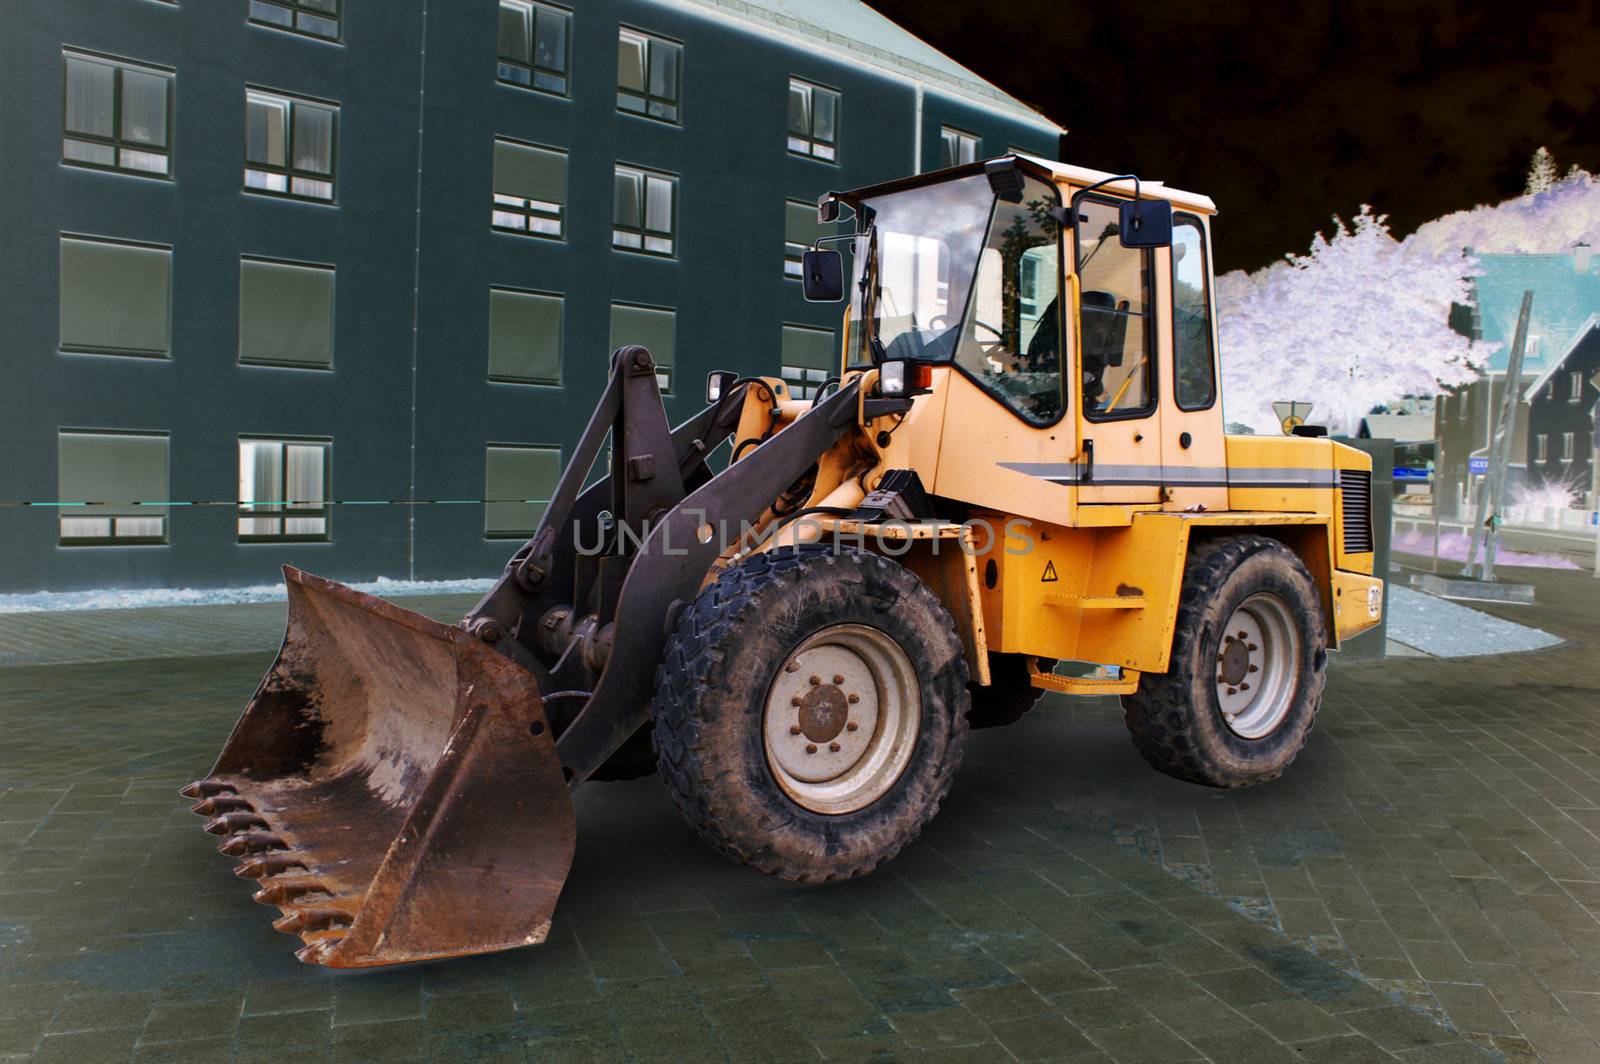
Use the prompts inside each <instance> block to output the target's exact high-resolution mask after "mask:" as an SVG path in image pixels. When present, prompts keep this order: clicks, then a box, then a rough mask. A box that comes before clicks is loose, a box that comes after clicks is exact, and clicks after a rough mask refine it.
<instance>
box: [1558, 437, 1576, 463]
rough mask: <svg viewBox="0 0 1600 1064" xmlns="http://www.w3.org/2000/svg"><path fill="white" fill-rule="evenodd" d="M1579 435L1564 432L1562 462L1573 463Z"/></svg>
mask: <svg viewBox="0 0 1600 1064" xmlns="http://www.w3.org/2000/svg"><path fill="white" fill-rule="evenodd" d="M1577 443H1578V434H1577V433H1576V432H1563V433H1562V434H1561V460H1562V461H1563V462H1570V461H1572V459H1573V457H1574V454H1575V452H1576V449H1577Z"/></svg>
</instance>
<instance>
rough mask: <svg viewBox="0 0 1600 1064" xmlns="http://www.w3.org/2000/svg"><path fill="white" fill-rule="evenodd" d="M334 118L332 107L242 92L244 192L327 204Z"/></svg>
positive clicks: (335, 110)
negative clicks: (325, 202)
mask: <svg viewBox="0 0 1600 1064" xmlns="http://www.w3.org/2000/svg"><path fill="white" fill-rule="evenodd" d="M338 117H339V108H338V107H337V106H336V105H334V104H326V103H314V102H312V101H310V100H301V99H297V98H292V97H289V96H280V95H278V94H276V93H270V92H263V91H261V90H259V89H247V90H245V168H244V186H245V188H247V189H250V190H251V191H252V192H270V193H274V194H276V195H280V196H294V197H296V198H299V199H309V200H324V201H327V200H332V199H333V178H334V159H333V153H334V126H335V125H336V124H337V122H338Z"/></svg>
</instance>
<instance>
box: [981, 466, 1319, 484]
mask: <svg viewBox="0 0 1600 1064" xmlns="http://www.w3.org/2000/svg"><path fill="white" fill-rule="evenodd" d="M999 465H1000V468H1001V469H1009V470H1012V471H1013V472H1016V473H1025V474H1027V475H1028V476H1030V477H1038V478H1039V479H1041V480H1048V481H1052V482H1054V483H1056V484H1085V483H1086V484H1088V485H1089V486H1091V487H1094V486H1098V485H1106V486H1112V485H1135V484H1154V485H1162V484H1172V485H1181V486H1186V487H1229V486H1233V487H1239V488H1331V487H1334V486H1335V485H1336V484H1337V483H1338V476H1337V474H1335V473H1334V471H1333V470H1331V469H1297V468H1294V467H1288V466H1285V467H1272V466H1256V467H1250V468H1239V469H1229V468H1228V467H1227V466H1170V467H1163V466H1153V465H1115V464H1111V463H1107V462H1096V463H1095V465H1094V474H1093V476H1092V477H1091V478H1090V479H1089V480H1087V481H1085V480H1084V479H1083V471H1084V468H1085V466H1084V465H1083V464H1082V463H1079V462H1001V463H999Z"/></svg>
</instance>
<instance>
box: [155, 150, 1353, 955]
mask: <svg viewBox="0 0 1600 1064" xmlns="http://www.w3.org/2000/svg"><path fill="white" fill-rule="evenodd" d="M819 213H820V217H821V218H822V220H823V221H825V222H840V221H843V220H844V219H845V218H846V217H847V216H850V215H853V217H854V233H853V235H850V236H841V237H829V238H825V239H824V240H823V241H820V242H819V246H818V247H817V248H814V249H813V250H811V251H808V252H807V253H806V254H805V257H804V262H803V282H804V287H805V291H806V296H807V298H808V299H812V300H821V301H828V300H832V301H843V302H845V303H846V307H847V309H846V310H845V313H844V342H843V344H842V350H841V352H840V361H839V372H838V374H837V375H836V376H834V377H832V378H831V379H829V380H828V381H826V382H824V383H821V384H820V385H818V386H817V387H816V388H815V390H814V391H812V390H811V389H810V385H807V386H806V388H805V389H799V390H797V389H792V388H790V387H789V386H788V385H786V384H785V383H784V381H782V380H780V379H778V378H775V377H739V376H735V375H734V374H731V373H714V374H712V375H711V377H710V379H709V381H708V385H707V399H708V402H707V405H706V406H705V408H704V409H703V410H701V411H700V412H699V413H697V414H695V415H694V416H693V417H691V418H689V419H688V420H687V421H685V422H683V423H682V424H680V425H678V426H677V427H676V428H673V427H670V426H669V425H668V422H667V420H666V415H665V412H664V409H663V406H662V401H661V397H660V394H659V392H658V390H657V383H656V367H655V364H654V362H653V360H652V358H651V356H650V354H649V352H648V351H646V350H645V349H643V348H639V347H625V348H622V349H620V350H618V351H616V352H615V353H614V354H613V355H612V362H611V374H610V378H609V382H608V384H607V386H606V389H605V391H604V393H603V394H602V395H601V397H600V401H599V404H598V406H597V408H596V409H595V412H594V415H593V417H592V419H591V420H590V422H589V424H588V427H587V428H586V429H585V430H584V432H583V434H582V436H581V437H580V439H579V440H578V442H577V445H576V447H575V448H574V449H573V451H572V458H571V462H570V464H569V465H568V467H567V469H566V471H565V472H564V473H563V475H562V477H561V479H560V481H559V484H558V486H557V487H556V489H555V490H554V492H553V497H552V498H551V499H550V501H549V504H548V507H547V509H546V511H545V513H544V516H543V519H542V521H541V523H540V526H539V528H538V530H537V532H536V533H535V534H534V536H533V538H532V539H531V540H529V541H528V542H527V543H526V544H524V545H523V546H522V547H521V548H520V549H518V550H517V551H516V553H515V555H514V556H513V557H512V558H511V561H510V563H509V564H508V565H507V566H506V569H505V572H504V574H503V576H502V577H501V578H500V580H499V581H498V582H497V583H496V584H495V586H494V587H493V589H492V590H490V591H489V592H488V593H487V594H486V595H485V596H484V597H483V599H482V601H480V602H479V603H478V604H477V606H476V607H474V608H473V610H472V611H471V612H470V613H469V614H467V616H466V617H465V618H464V619H463V620H462V621H461V622H460V624H459V625H456V626H453V627H451V626H445V625H442V624H438V623H435V622H433V621H431V620H428V619H426V618H424V617H420V616H418V615H416V614H413V613H410V612H408V611H406V610H403V609H400V608H398V607H396V606H394V605H392V604H390V603H387V602H383V601H381V600H379V599H375V598H373V597H371V596H368V595H364V594H361V593H359V592H356V591H353V590H351V589H349V588H347V587H344V586H342V585H340V584H336V583H333V582H331V581H327V580H322V579H319V578H317V577H315V576H311V575H308V574H306V573H303V572H299V571H297V570H294V569H286V570H285V574H286V578H287V586H288V592H289V615H288V631H287V634H286V635H285V638H284V643H283V648H282V650H281V651H280V653H279V656H278V659H277V661H276V663H275V664H274V665H273V666H272V668H271V670H270V671H269V672H268V673H267V675H266V677H265V678H264V679H263V680H262V682H261V686H260V688H259V689H258V690H257V691H256V694H255V697H254V698H253V699H251V701H250V703H249V704H248V705H247V706H246V707H245V711H244V715H243V717H242V718H241V719H240V721H239V723H238V725H237V726H236V727H235V729H234V732H233V734H232V736H231V737H230V738H229V740H228V742H227V745H226V746H225V748H224V749H223V751H222V754H221V757H220V758H219V760H218V761H217V764H216V767H215V768H214V769H213V770H212V772H211V774H210V775H209V776H208V777H206V778H205V779H203V780H200V781H198V782H197V783H194V784H192V785H191V786H190V787H188V788H186V789H185V794H187V795H189V796H190V797H191V798H194V799H197V800H198V801H197V803H196V805H195V807H194V808H195V811H196V812H199V813H202V814H204V815H206V816H208V817H209V818H210V819H209V821H208V824H207V830H209V831H211V832H213V833H214V834H217V835H220V836H222V837H223V841H222V845H221V849H222V852H224V853H226V854H229V855H232V856H234V857H237V858H238V859H239V860H240V865H239V867H238V869H237V871H238V873H239V874H240V875H242V876H245V877H247V878H251V879H254V880H257V881H258V884H259V892H258V893H257V894H256V897H257V899H258V900H260V901H262V902H265V903H267V904H270V905H274V906H277V907H278V908H280V909H281V910H282V912H283V916H282V918H281V919H280V920H279V921H278V922H277V924H276V925H275V926H277V927H278V928H280V929H281V930H284V931H287V932H291V933H294V934H297V935H299V936H300V937H301V938H302V939H303V940H304V943H305V944H304V947H303V948H302V949H301V950H300V954H299V955H300V957H301V958H302V959H304V960H306V961H310V962H315V963H321V964H327V965H333V966H339V967H352V966H365V965H380V964H390V963H397V962H403V961H415V960H421V959H426V958H435V957H447V956H452V955H460V954H470V953H479V952H485V951H490V950H498V949H506V948H509V947H513V946H520V945H527V944H532V943H537V942H540V941H542V940H543V938H544V937H545V935H546V933H547V931H548V930H549V927H550V919H551V915H552V912H553V910H554V908H555V902H556V898H557V896H558V894H559V893H560V890H561V886H562V882H563V880H564V879H565V877H566V874H567V871H568V868H569V865H570V863H571V859H572V852H573V845H574V835H575V827H574V818H573V809H572V802H571V798H570V793H571V791H572V790H573V789H574V788H576V787H578V786H580V785H582V784H583V783H585V782H586V781H588V780H591V779H608V778H610V779H615V778H625V777H629V776H637V775H642V774H644V773H647V772H650V771H653V770H655V769H656V768H657V767H658V766H659V770H660V772H661V775H662V777H663V779H664V781H665V783H666V786H667V791H668V793H669V794H670V795H671V797H672V800H673V801H674V802H675V803H676V804H677V805H678V807H679V808H680V809H681V810H682V812H683V814H684V816H685V817H686V818H687V819H688V820H689V822H690V823H691V824H692V825H693V826H694V828H695V829H696V830H697V831H698V832H699V833H700V835H702V836H703V837H704V838H705V839H706V841H707V842H709V843H710V844H711V845H712V846H714V847H716V848H717V849H719V850H721V851H722V852H723V853H725V854H727V855H728V856H730V857H732V858H733V859H734V860H736V861H739V862H742V863H744V864H748V865H751V866H753V867H755V868H758V869H760V870H761V871H763V872H767V873H770V874H772V875H776V876H782V877H785V878H787V879H791V880H797V881H802V882H819V881H824V880H831V879H844V878H848V877H851V876H859V875H864V874H866V873H867V872H870V871H871V870H872V869H873V868H874V867H876V866H877V865H879V864H880V863H882V862H883V861H885V860H887V859H889V858H891V857H893V856H894V855H895V853H897V852H898V851H899V850H900V849H901V847H903V846H905V845H906V844H907V843H908V842H909V841H911V840H912V839H913V838H914V837H915V836H916V835H917V833H918V832H919V831H920V830H921V829H922V827H923V826H924V825H925V824H927V823H928V821H929V820H930V819H931V818H932V817H933V815H934V813H935V812H936V810H937V809H938V806H939V802H940V800H941V799H942V798H943V797H944V796H945V794H946V793H947V792H948V791H949V788H950V785H951V781H952V779H953V778H954V776H955V773H956V770H957V768H958V767H959V765H960V762H961V755H962V748H963V744H964V742H965V740H966V738H967V734H968V731H969V729H970V728H973V727H983V726H988V725H995V724H1003V723H1009V722H1011V721H1014V720H1016V719H1017V718H1019V717H1020V716H1021V715H1022V714H1023V713H1024V712H1026V711H1027V710H1028V709H1029V708H1030V707H1031V706H1032V705H1033V703H1034V701H1035V700H1036V699H1037V698H1038V697H1039V695H1040V694H1041V693H1042V692H1045V691H1057V692H1063V693H1066V694H1075V695H1118V696H1120V697H1121V699H1122V705H1123V707H1124V710H1125V713H1126V718H1127V724H1128V727H1129V730H1130V731H1131V732H1132V735H1133V739H1134V743H1135V745H1136V746H1137V747H1138V749H1139V751H1140V752H1141V753H1142V754H1143V755H1144V757H1145V758H1146V759H1147V760H1149V761H1150V763H1151V764H1153V765H1154V766H1155V767H1156V768H1158V769H1160V770H1161V771H1163V772H1166V773H1170V774H1171V775H1173V776H1176V777H1178V778H1180V779H1184V780H1189V781H1192V782H1194V783H1199V784H1205V785H1209V786H1214V787H1237V786H1242V785H1245V784H1251V783H1257V782H1260V781H1263V780H1269V779H1272V778H1273V777H1275V776H1277V775H1278V774H1279V773H1281V772H1282V771H1283V770H1284V768H1285V767H1286V766H1287V765H1288V764H1289V762H1290V761H1292V760H1293V759H1294V757H1295V755H1296V754H1297V753H1298V752H1299V750H1300V748H1301V747H1302V746H1303V745H1304V743H1305V740H1306V735H1307V733H1308V732H1309V731H1310V729H1311V725H1312V722H1313V718H1314V717H1315V714H1316V712H1317V707H1318V703H1319V701H1320V698H1321V693H1322V686H1323V673H1324V669H1325V667H1326V665H1327V652H1328V651H1329V650H1330V649H1333V648H1336V647H1337V646H1338V644H1339V641H1340V640H1341V639H1345V638H1348V637H1350V636H1352V635H1354V634H1356V633H1358V632H1361V631H1363V630H1365V629H1367V628H1369V627H1371V626H1372V625H1374V624H1376V623H1377V621H1378V619H1379V615H1380V612H1381V609H1382V583H1381V581H1380V580H1379V579H1378V578H1377V577H1376V576H1375V575H1374V574H1373V571H1372V570H1373V530H1372V527H1371V505H1370V504H1371V462H1370V460H1369V459H1368V458H1367V457H1366V456H1365V455H1364V454H1362V453H1361V452H1359V451H1356V450H1353V449H1351V448H1348V447H1344V446H1341V445H1339V444H1337V443H1335V442H1333V441H1331V440H1328V439H1324V438H1317V437H1316V434H1314V433H1313V432H1312V431H1310V430H1307V429H1301V430H1299V434H1298V435H1296V436H1289V437H1273V438H1266V437H1256V436H1227V435H1225V434H1224V431H1223V416H1222V409H1221V406H1220V403H1219V395H1218V382H1217V372H1218V371H1217V344H1216V326H1215V315H1214V308H1213V306H1212V276H1211V256H1210V228H1211V217H1212V215H1213V214H1214V207H1213V205H1212V203H1211V201H1210V200H1209V199H1207V198H1206V197H1204V196H1198V195H1194V194H1191V193H1187V192H1181V191H1178V190H1176V189H1171V188H1166V187H1162V186H1160V185H1157V184H1154V183H1151V182H1144V183H1142V184H1141V183H1140V182H1139V181H1138V180H1137V179H1136V178H1134V177H1131V176H1122V177H1118V176H1114V175H1111V174H1105V173H1100V172H1097V171H1093V170H1086V169H1082V168H1079V167H1074V166H1069V165H1065V164H1061V163H1054V162H1047V161H1044V160H1040V159H1034V158H1031V157H1020V156H1015V155H1011V156H1006V157H1004V158H1000V159H995V160H991V161H987V162H982V163H976V164H972V165H966V166H960V167H955V168H952V169H948V170H943V171H940V172H938V173H931V174H924V175H919V176H916V177H911V178H906V179H904V180H899V181H894V182H890V183H887V184H882V185H876V186H873V187H870V188H864V189H860V190H857V191H854V192H848V193H831V194H829V195H828V196H825V197H823V199H822V200H821V202H820V204H819ZM834 240H838V241H847V242H848V243H849V245H850V251H851V262H852V267H851V271H850V277H849V280H848V284H847V281H846V276H845V270H844V258H843V256H842V255H841V253H840V252H839V251H838V250H837V249H833V248H829V247H825V246H820V245H822V244H826V243H828V242H830V241H834ZM608 442H609V470H608V472H606V473H605V474H604V475H603V476H601V477H600V478H599V479H597V480H595V481H593V482H592V483H591V482H590V476H591V470H592V469H594V468H595V467H596V463H597V461H598V460H599V459H600V457H601V454H602V451H603V450H604V449H605V448H606V445H607V443H608ZM602 468H604V467H603V466H602Z"/></svg>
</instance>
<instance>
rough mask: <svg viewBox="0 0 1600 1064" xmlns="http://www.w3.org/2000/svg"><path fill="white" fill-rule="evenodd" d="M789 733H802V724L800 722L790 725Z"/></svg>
mask: <svg viewBox="0 0 1600 1064" xmlns="http://www.w3.org/2000/svg"><path fill="white" fill-rule="evenodd" d="M789 734H790V735H799V734H800V725H798V724H791V725H789Z"/></svg>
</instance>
